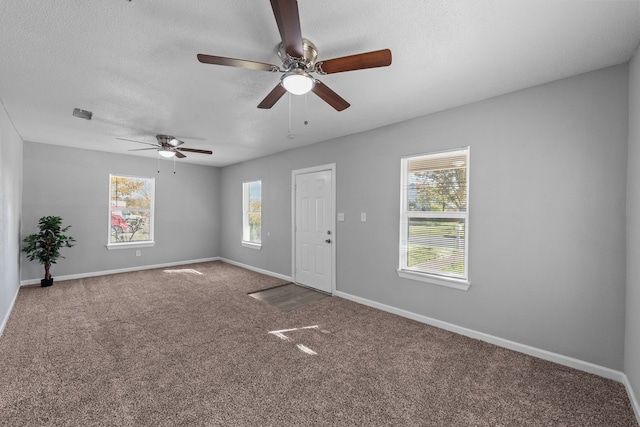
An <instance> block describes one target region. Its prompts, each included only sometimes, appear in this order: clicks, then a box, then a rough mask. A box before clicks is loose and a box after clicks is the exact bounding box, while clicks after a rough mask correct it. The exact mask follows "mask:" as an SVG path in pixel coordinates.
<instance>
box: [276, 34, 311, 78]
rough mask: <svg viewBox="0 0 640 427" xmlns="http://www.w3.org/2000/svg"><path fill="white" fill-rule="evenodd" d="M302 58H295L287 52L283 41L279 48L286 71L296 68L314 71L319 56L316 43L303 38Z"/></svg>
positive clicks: (279, 54)
mask: <svg viewBox="0 0 640 427" xmlns="http://www.w3.org/2000/svg"><path fill="white" fill-rule="evenodd" d="M302 54H303V57H302V58H294V57H292V56H291V55H289V54H288V53H287V52H285V48H284V44H283V43H281V44H280V46H279V48H278V56H279V57H280V59H281V60H282V66H283V67H284V70H285V72H286V71H292V70H295V69H301V70H302V71H305V72H307V73H310V72H312V71H314V68H315V64H316V58H318V50H317V49H316V45H314V44H313V43H311V42H310V41H309V40H307V39H305V38H303V39H302Z"/></svg>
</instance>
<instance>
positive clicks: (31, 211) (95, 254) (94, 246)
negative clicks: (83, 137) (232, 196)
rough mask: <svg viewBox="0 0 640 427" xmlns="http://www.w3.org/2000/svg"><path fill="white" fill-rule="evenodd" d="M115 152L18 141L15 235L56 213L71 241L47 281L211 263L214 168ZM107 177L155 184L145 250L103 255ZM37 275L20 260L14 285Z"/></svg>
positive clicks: (215, 246) (214, 250)
mask: <svg viewBox="0 0 640 427" xmlns="http://www.w3.org/2000/svg"><path fill="white" fill-rule="evenodd" d="M157 170H158V162H157V160H155V159H146V158H141V157H134V156H128V155H120V154H110V153H103V152H98V151H89V150H82V149H73V148H66V147H61V146H55V145H49V144H37V143H32V142H25V144H24V194H23V215H22V234H23V236H26V235H28V234H31V233H33V232H35V231H36V228H37V223H38V219H39V218H40V217H42V216H44V215H59V216H61V217H62V219H63V224H64V225H71V229H70V230H69V234H71V235H72V236H73V237H74V238H75V239H76V240H77V243H76V245H75V246H74V247H73V248H64V249H62V255H64V256H65V259H61V260H59V261H58V264H55V265H54V266H53V267H52V270H51V273H52V275H53V276H54V277H55V276H65V275H72V274H82V273H93V272H100V271H109V270H117V269H124V268H132V267H137V266H146V265H156V264H162V263H170V262H179V261H188V260H195V259H203V258H211V257H216V256H218V255H219V250H220V249H219V237H218V236H219V232H220V223H221V222H220V203H219V199H220V169H218V168H213V167H207V166H198V165H191V164H187V163H180V162H178V163H177V165H176V171H177V173H176V174H175V175H174V174H173V162H172V161H167V160H163V161H161V162H160V173H158V172H157ZM109 173H117V174H123V175H136V176H149V177H154V178H155V179H156V184H155V188H156V193H155V212H156V215H155V241H156V245H155V246H154V247H152V248H142V249H140V250H141V251H142V255H141V256H140V257H136V256H135V251H136V250H135V249H119V250H107V248H106V243H107V225H108V223H107V221H108V218H109V214H108V198H109ZM43 276H44V270H43V268H42V266H41V265H40V264H38V263H37V262H35V261H33V262H29V261H27V260H26V259H24V261H23V268H22V280H31V279H38V278H42V277H43Z"/></svg>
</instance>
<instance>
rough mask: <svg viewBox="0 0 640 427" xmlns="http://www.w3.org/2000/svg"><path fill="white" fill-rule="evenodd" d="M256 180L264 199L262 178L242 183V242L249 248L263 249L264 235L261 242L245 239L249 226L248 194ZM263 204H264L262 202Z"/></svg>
mask: <svg viewBox="0 0 640 427" xmlns="http://www.w3.org/2000/svg"><path fill="white" fill-rule="evenodd" d="M254 182H260V200H262V180H261V179H253V180H251V181H244V182H243V183H242V240H241V241H240V244H241V245H242V246H243V247H245V248H249V249H255V250H258V251H259V250H261V249H262V237H261V238H260V242H252V241H251V240H244V230H245V229H246V228H247V227H248V224H247V221H248V220H249V215H248V214H249V206H247V205H248V203H247V202H248V200H249V198H248V194H247V192H248V191H249V184H251V183H254ZM261 205H262V204H261ZM260 218H261V220H260V234H261V235H262V208H260Z"/></svg>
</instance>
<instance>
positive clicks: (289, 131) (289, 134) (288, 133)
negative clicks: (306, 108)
mask: <svg viewBox="0 0 640 427" xmlns="http://www.w3.org/2000/svg"><path fill="white" fill-rule="evenodd" d="M287 135H288V136H289V138H291V137H292V136H293V133H291V93H289V130H288V132H287Z"/></svg>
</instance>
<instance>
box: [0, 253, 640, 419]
mask: <svg viewBox="0 0 640 427" xmlns="http://www.w3.org/2000/svg"><path fill="white" fill-rule="evenodd" d="M172 270H174V271H172V272H165V271H164V270H160V269H159V270H149V271H143V272H135V273H127V274H119V275H113V276H104V277H99V278H90V279H80V280H70V281H66V282H56V283H55V284H54V285H53V286H52V287H50V288H40V287H25V288H23V289H21V290H20V292H19V295H18V299H17V301H16V305H15V308H14V311H13V314H12V315H11V318H10V319H9V322H8V324H7V327H6V329H5V332H4V335H3V336H2V337H1V338H0V425H2V426H12V427H13V426H49V425H50V426H98V425H100V426H103V425H112V426H312V425H313V426H316V425H320V426H322V425H331V426H349V425H363V426H383V425H384V426H581V427H585V426H637V424H636V422H635V419H634V416H633V411H632V409H631V407H630V404H629V401H628V398H627V396H626V394H625V390H624V387H623V386H622V385H621V384H618V383H615V382H613V381H609V380H606V379H603V378H600V377H597V376H594V375H590V374H586V373H584V372H580V371H576V370H573V369H569V368H566V367H563V366H560V365H556V364H553V363H550V362H546V361H543V360H539V359H535V358H532V357H529V356H526V355H523V354H520V353H516V352H513V351H509V350H506V349H503V348H499V347H496V346H493V345H490V344H487V343H484V342H481V341H476V340H473V339H470V338H466V337H463V336H460V335H456V334H453V333H450V332H447V331H443V330H441V329H437V328H433V327H430V326H426V325H423V324H420V323H417V322H414V321H411V320H408V319H404V318H401V317H398V316H394V315H392V314H388V313H385V312H381V311H378V310H375V309H372V308H368V307H365V306H362V305H359V304H355V303H353V302H350V301H347V300H344V299H341V298H336V297H334V298H326V299H323V300H321V301H318V302H315V303H313V304H310V305H308V306H305V307H302V308H299V309H297V310H294V311H291V312H282V311H281V310H279V309H278V308H276V307H273V306H271V305H269V304H265V303H264V302H262V301H259V300H256V299H254V298H251V297H250V296H248V295H247V293H249V292H253V291H256V290H260V289H266V288H270V287H273V286H276V285H279V284H282V283H284V281H282V280H279V279H275V278H272V277H267V276H263V275H260V274H257V273H254V272H251V271H247V270H243V269H241V268H238V267H235V266H231V265H228V264H224V263H222V262H211V263H202V264H194V265H189V266H185V267H184V269H181V268H178V267H176V268H173V269H172Z"/></svg>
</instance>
